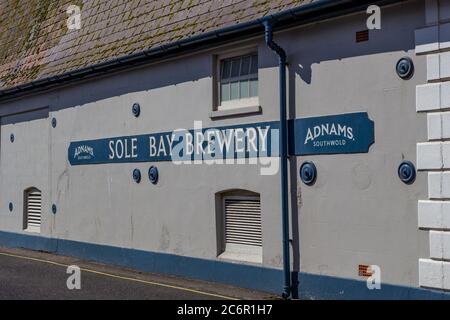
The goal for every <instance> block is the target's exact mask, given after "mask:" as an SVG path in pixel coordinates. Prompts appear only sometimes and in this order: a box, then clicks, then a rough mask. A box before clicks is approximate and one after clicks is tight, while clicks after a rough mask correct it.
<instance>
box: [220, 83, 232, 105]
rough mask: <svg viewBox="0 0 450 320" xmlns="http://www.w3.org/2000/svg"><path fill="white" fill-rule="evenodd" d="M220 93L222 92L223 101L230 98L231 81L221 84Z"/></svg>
mask: <svg viewBox="0 0 450 320" xmlns="http://www.w3.org/2000/svg"><path fill="white" fill-rule="evenodd" d="M220 94H221V97H220V99H221V101H228V100H230V84H229V83H222V84H221V85H220Z"/></svg>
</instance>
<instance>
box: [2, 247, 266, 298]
mask: <svg viewBox="0 0 450 320" xmlns="http://www.w3.org/2000/svg"><path fill="white" fill-rule="evenodd" d="M69 265H77V266H79V267H80V269H81V280H80V284H81V289H79V290H77V289H72V290H69V289H68V287H67V284H66V283H67V279H68V277H69V276H70V275H71V274H67V266H69ZM267 297H268V296H267V294H264V293H259V292H254V291H251V290H246V289H241V288H234V287H230V286H223V285H218V284H215V283H208V282H202V281H195V280H188V279H183V278H175V277H168V276H163V275H157V274H149V273H147V274H146V273H138V272H135V271H132V270H127V269H121V268H117V267H112V266H105V265H101V264H95V263H92V262H86V261H81V260H77V259H74V258H69V257H60V256H55V255H51V254H47V253H37V252H33V251H25V250H11V249H5V248H0V299H3V300H5V299H8V300H11V299H12V300H24V299H25V300H28V299H33V300H34V299H39V300H40V299H52V300H61V299H64V300H65V299H82V300H97V299H114V300H128V299H133V300H134V299H136V300H147V299H149V300H158V299H164V300H178V299H183V300H184V299H187V300H204V299H214V300H217V299H220V300H222V299H262V298H267Z"/></svg>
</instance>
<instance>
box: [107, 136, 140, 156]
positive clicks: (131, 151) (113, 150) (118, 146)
mask: <svg viewBox="0 0 450 320" xmlns="http://www.w3.org/2000/svg"><path fill="white" fill-rule="evenodd" d="M108 146H109V155H108V158H109V159H110V160H114V159H116V160H120V159H133V158H137V157H138V153H137V138H124V139H117V140H110V141H109V143H108Z"/></svg>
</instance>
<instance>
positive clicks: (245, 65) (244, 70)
mask: <svg viewBox="0 0 450 320" xmlns="http://www.w3.org/2000/svg"><path fill="white" fill-rule="evenodd" d="M249 69H250V56H246V57H243V58H242V65H241V76H246V75H248V72H249V71H250V70H249Z"/></svg>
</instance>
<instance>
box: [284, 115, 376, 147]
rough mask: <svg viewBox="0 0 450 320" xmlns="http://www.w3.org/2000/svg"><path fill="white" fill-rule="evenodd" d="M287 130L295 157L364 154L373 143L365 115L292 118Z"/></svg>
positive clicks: (371, 130)
mask: <svg viewBox="0 0 450 320" xmlns="http://www.w3.org/2000/svg"><path fill="white" fill-rule="evenodd" d="M289 130H290V132H289V138H291V140H290V153H291V154H295V155H314V154H337V153H367V152H369V147H370V146H371V145H372V144H373V143H374V142H375V137H374V122H373V121H372V120H370V119H369V116H368V115H367V113H366V112H357V113H348V114H340V115H332V116H321V117H311V118H301V119H296V120H295V123H294V125H291V126H289Z"/></svg>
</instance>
